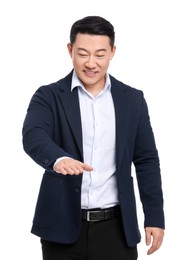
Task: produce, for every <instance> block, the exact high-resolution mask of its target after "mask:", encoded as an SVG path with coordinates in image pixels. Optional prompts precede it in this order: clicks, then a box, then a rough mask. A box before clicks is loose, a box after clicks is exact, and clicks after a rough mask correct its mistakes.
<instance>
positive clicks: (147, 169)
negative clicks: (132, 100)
mask: <svg viewBox="0 0 189 260" xmlns="http://www.w3.org/2000/svg"><path fill="white" fill-rule="evenodd" d="M133 162H134V165H135V168H136V175H137V182H138V187H139V194H140V199H141V202H142V205H143V211H144V216H145V221H144V226H145V227H146V226H157V227H161V228H164V212H163V192H162V181H161V173H160V162H159V156H158V151H157V148H156V144H155V138H154V133H153V130H152V127H151V123H150V117H149V113H148V107H147V103H146V101H145V99H144V97H143V99H142V102H141V107H140V116H139V125H138V129H137V134H136V140H135V148H134V158H133Z"/></svg>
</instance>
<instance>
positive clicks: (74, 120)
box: [61, 73, 83, 158]
mask: <svg viewBox="0 0 189 260" xmlns="http://www.w3.org/2000/svg"><path fill="white" fill-rule="evenodd" d="M71 76H72V73H70V74H69V75H68V76H67V77H66V78H65V79H64V80H63V82H62V87H61V90H62V95H61V101H62V105H63V108H64V111H65V114H66V117H67V120H68V123H69V125H70V128H71V130H72V133H73V136H74V138H75V141H76V143H77V145H78V148H79V151H80V154H81V157H82V158H83V144H82V127H81V114H80V107H79V98H78V90H77V88H74V89H73V91H71Z"/></svg>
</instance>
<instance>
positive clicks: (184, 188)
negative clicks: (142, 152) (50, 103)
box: [0, 0, 189, 260]
mask: <svg viewBox="0 0 189 260" xmlns="http://www.w3.org/2000/svg"><path fill="white" fill-rule="evenodd" d="M187 2H188V1H187V0H186V1H184V0H178V1H174V0H170V1H169V0H157V1H154V0H143V1H142V0H139V1H135V0H130V1H128V0H125V1H119V0H117V1H105V0H96V1H86V0H83V1H82V0H80V1H78V0H72V1H64V0H62V1H60V0H59V1H58V0H52V1H48V0H44V1H43V0H31V1H27V0H23V1H21V0H17V1H13V0H12V1H11V0H5V1H1V2H0V37H1V38H0V86H1V90H0V93H1V95H0V97H1V98H0V116H1V127H0V131H1V132H0V133H1V134H0V138H1V172H0V173H1V175H0V176H1V181H0V239H1V242H0V248H1V249H0V259H3V260H10V259H19V260H26V259H27V260H34V259H35V260H38V259H39V260H40V259H41V248H40V243H39V238H38V237H36V236H34V235H32V234H31V233H30V228H31V223H32V218H33V213H34V207H35V203H36V199H37V195H38V189H39V185H40V181H41V176H42V173H43V169H42V168H40V167H39V166H38V165H36V164H35V163H34V162H33V161H32V160H31V159H30V158H29V157H28V156H27V155H26V154H25V153H24V152H23V148H22V137H21V129H22V124H23V120H24V117H25V113H26V109H27V106H28V103H29V100H30V98H31V96H32V95H33V93H34V91H35V90H36V89H37V88H38V87H39V86H41V85H43V84H48V83H51V82H53V81H56V80H58V79H60V78H62V77H64V76H65V75H66V74H67V73H68V72H70V70H71V68H72V64H71V60H70V58H69V55H68V53H67V48H66V44H67V42H68V41H69V30H70V27H71V25H72V23H73V22H75V20H77V19H79V18H82V17H83V16H86V15H101V16H103V17H104V18H106V19H108V20H109V21H110V22H111V23H112V24H113V25H114V27H115V31H116V45H117V52H116V55H115V57H114V59H113V60H112V63H111V65H110V69H109V72H110V73H111V74H112V75H114V76H115V77H117V78H118V79H120V80H122V81H123V82H125V83H127V84H129V85H131V86H133V87H136V88H138V89H142V90H143V91H144V94H145V97H146V100H147V102H148V106H149V111H150V116H151V122H152V126H153V129H154V133H155V136H156V143H157V146H158V150H159V155H160V160H161V169H162V180H163V189H164V198H165V217H166V231H165V239H164V243H163V245H162V247H161V249H160V250H159V251H158V252H156V253H155V254H153V255H151V256H147V255H146V251H147V247H146V246H145V240H144V232H143V214H142V210H141V205H140V202H139V200H138V195H137V189H136V196H137V204H138V215H139V223H140V227H141V234H142V241H141V243H140V244H139V246H138V250H139V259H140V260H145V259H151V260H155V259H156V260H157V259H158V260H159V259H161V260H170V259H189V253H188V234H189V228H188V220H189V214H188V198H189V184H188V174H189V167H188V155H189V138H188V133H189V127H188V118H189V116H188V113H189V102H188V87H189V15H188V14H189V8H188V3H187ZM181 255H182V256H181Z"/></svg>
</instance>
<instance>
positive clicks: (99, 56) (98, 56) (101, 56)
mask: <svg viewBox="0 0 189 260" xmlns="http://www.w3.org/2000/svg"><path fill="white" fill-rule="evenodd" d="M104 56H105V55H103V54H101V55H100V54H99V55H96V57H97V58H103V57H104Z"/></svg>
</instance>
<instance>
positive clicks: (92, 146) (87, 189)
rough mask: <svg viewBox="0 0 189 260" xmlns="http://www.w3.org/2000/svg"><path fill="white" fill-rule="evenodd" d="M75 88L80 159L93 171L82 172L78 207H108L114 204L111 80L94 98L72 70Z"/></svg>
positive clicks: (116, 198)
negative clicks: (80, 126)
mask: <svg viewBox="0 0 189 260" xmlns="http://www.w3.org/2000/svg"><path fill="white" fill-rule="evenodd" d="M75 87H78V94H79V103H80V112H81V121H82V137H83V153H84V162H85V163H87V164H89V165H91V166H92V167H93V171H91V172H86V171H84V173H83V180H82V189H81V207H82V208H85V209H88V208H99V207H100V208H108V207H112V206H115V205H116V204H118V193H117V184H116V176H115V174H116V173H115V172H116V164H115V135H116V133H115V111H114V105H113V100H112V95H111V82H110V78H109V75H108V74H107V76H106V84H105V87H104V89H103V90H102V91H101V92H100V93H99V94H98V96H96V97H94V96H93V95H91V94H90V93H89V92H88V91H86V89H85V88H84V86H83V84H82V83H81V81H80V80H79V79H78V77H77V75H76V73H75V71H74V73H73V78H72V86H71V90H73V89H74V88H75Z"/></svg>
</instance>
